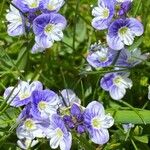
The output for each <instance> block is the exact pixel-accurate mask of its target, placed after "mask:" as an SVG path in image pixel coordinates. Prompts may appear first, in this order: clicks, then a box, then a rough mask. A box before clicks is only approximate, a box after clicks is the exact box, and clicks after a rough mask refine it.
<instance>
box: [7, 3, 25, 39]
mask: <svg viewBox="0 0 150 150" xmlns="http://www.w3.org/2000/svg"><path fill="white" fill-rule="evenodd" d="M6 20H7V21H8V22H9V24H8V26H7V28H8V29H7V32H8V34H9V35H10V36H18V35H23V34H25V19H24V17H23V15H22V14H21V13H20V12H19V11H18V10H17V9H16V8H15V7H14V6H12V5H10V11H9V12H8V13H7V15H6Z"/></svg>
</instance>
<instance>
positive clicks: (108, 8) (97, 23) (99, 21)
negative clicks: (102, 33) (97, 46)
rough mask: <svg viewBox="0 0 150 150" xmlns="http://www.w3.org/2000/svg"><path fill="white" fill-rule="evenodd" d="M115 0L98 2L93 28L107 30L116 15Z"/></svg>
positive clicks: (99, 0)
mask: <svg viewBox="0 0 150 150" xmlns="http://www.w3.org/2000/svg"><path fill="white" fill-rule="evenodd" d="M114 7H115V4H114V1H113V0H98V7H94V8H93V10H92V15H93V16H94V19H93V20H92V26H93V27H94V28H95V29H97V30H104V29H107V28H108V26H109V25H110V23H111V20H112V18H113V16H114V13H115V9H114Z"/></svg>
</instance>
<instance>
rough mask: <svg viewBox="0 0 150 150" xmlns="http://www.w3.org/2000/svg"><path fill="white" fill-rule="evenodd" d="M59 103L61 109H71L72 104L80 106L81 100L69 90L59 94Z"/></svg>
mask: <svg viewBox="0 0 150 150" xmlns="http://www.w3.org/2000/svg"><path fill="white" fill-rule="evenodd" d="M59 101H60V103H59V106H60V107H61V109H66V108H67V107H71V106H72V105H73V104H74V103H77V104H79V105H80V104H81V100H80V99H79V98H78V97H77V95H76V94H75V93H74V92H73V91H72V90H70V89H63V90H62V91H61V92H60V96H59Z"/></svg>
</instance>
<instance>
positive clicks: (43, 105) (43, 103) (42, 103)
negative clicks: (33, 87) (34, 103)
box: [38, 101, 47, 111]
mask: <svg viewBox="0 0 150 150" xmlns="http://www.w3.org/2000/svg"><path fill="white" fill-rule="evenodd" d="M46 106H47V103H46V102H44V101H40V102H39V104H38V108H39V110H40V111H42V110H45V109H46Z"/></svg>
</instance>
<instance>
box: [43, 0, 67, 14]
mask: <svg viewBox="0 0 150 150" xmlns="http://www.w3.org/2000/svg"><path fill="white" fill-rule="evenodd" d="M64 3H65V1H64V0H43V1H41V5H42V8H43V9H44V10H47V11H50V12H52V11H55V12H58V11H59V10H60V8H61V7H62V6H63V5H64Z"/></svg>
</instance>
